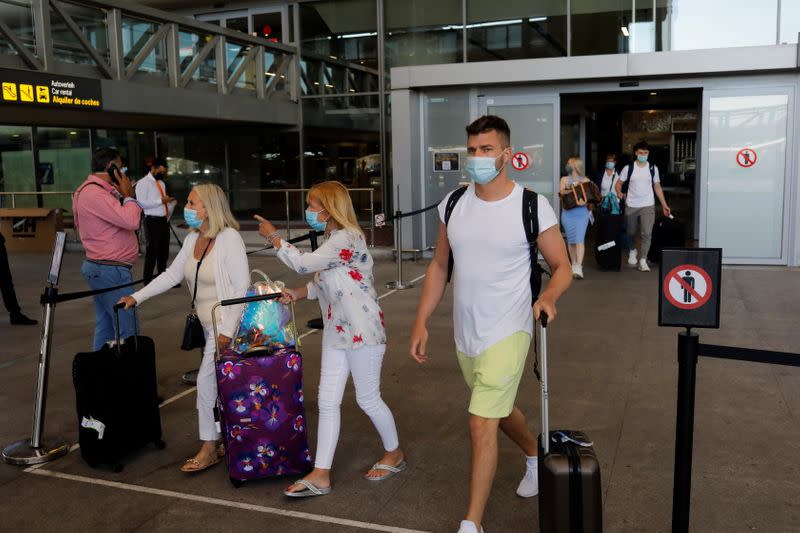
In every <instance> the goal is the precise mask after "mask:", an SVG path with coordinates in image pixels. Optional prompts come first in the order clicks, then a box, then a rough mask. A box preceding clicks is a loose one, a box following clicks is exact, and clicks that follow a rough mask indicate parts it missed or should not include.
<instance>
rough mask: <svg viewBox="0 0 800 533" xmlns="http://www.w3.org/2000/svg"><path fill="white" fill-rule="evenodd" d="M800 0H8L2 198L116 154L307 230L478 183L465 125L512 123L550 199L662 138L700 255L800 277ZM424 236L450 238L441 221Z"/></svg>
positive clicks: (423, 230) (677, 198)
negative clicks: (107, 151)
mask: <svg viewBox="0 0 800 533" xmlns="http://www.w3.org/2000/svg"><path fill="white" fill-rule="evenodd" d="M798 33H800V2H798V1H797V0H764V1H762V2H760V3H759V4H758V5H757V6H754V5H753V4H752V3H748V2H744V1H739V0H736V1H730V0H691V1H689V0H638V1H637V0H499V1H498V2H491V3H486V2H481V1H477V0H439V1H436V2H430V1H422V0H323V1H307V2H291V3H290V2H277V1H269V0H262V1H254V2H236V1H221V2H198V1H196V0H141V1H138V2H135V3H134V2H127V1H122V0H104V1H95V0H75V1H73V0H70V1H63V0H0V82H2V89H3V93H2V99H0V199H2V206H3V207H12V206H14V207H34V206H42V207H58V208H61V209H63V210H65V217H66V219H67V220H69V215H70V213H69V209H70V199H69V193H70V192H71V191H72V190H73V189H74V188H75V187H76V186H77V185H78V184H79V183H81V182H82V181H83V180H84V179H85V177H86V174H87V172H88V169H89V160H90V155H91V152H92V150H93V149H94V148H96V147H100V146H116V147H118V148H119V149H120V150H121V151H122V153H123V156H124V159H125V162H126V164H127V166H128V169H129V174H130V175H131V176H132V177H134V178H137V177H140V176H143V175H144V174H146V172H147V169H146V163H145V161H146V160H147V159H148V158H150V157H163V158H166V160H167V161H168V163H169V174H168V180H167V184H168V187H169V190H170V194H172V195H174V196H176V197H178V198H179V200H182V199H183V198H185V196H186V194H187V192H188V191H189V189H190V188H191V187H192V185H193V184H195V183H197V182H199V181H213V182H215V183H218V184H220V185H221V186H222V187H223V188H224V189H225V190H226V191H227V192H228V193H229V196H230V198H231V202H232V207H233V209H234V212H235V214H236V216H237V217H239V218H241V219H243V220H244V219H248V218H249V217H250V216H251V215H252V214H253V213H262V214H267V215H268V216H271V217H275V218H278V217H285V218H287V219H290V220H297V221H300V220H301V219H302V206H303V197H302V189H304V188H308V187H309V186H311V185H312V184H314V183H316V182H319V181H322V180H327V179H337V180H340V181H342V182H343V183H344V184H345V185H347V186H348V187H350V188H352V189H355V191H354V192H353V195H354V196H353V197H354V199H355V200H356V207H357V209H359V214H360V215H361V216H362V217H363V220H364V222H365V224H371V222H372V220H371V219H372V217H373V215H375V214H377V213H381V212H386V213H388V212H392V211H395V210H398V209H399V210H403V211H410V210H413V209H418V208H422V207H425V206H428V205H431V204H433V203H436V202H438V201H439V200H441V198H442V197H443V196H444V195H445V194H446V192H448V191H449V190H451V189H452V188H454V187H456V186H457V185H458V184H459V183H461V182H463V181H464V180H465V177H464V176H463V173H462V171H463V163H464V158H465V156H466V147H465V133H464V126H465V125H466V124H467V123H469V122H470V121H471V120H473V119H474V118H477V117H478V116H480V115H482V114H486V113H492V114H497V115H500V116H502V117H503V118H505V119H506V120H507V121H508V122H509V124H510V126H511V130H512V145H513V147H512V148H513V152H514V153H515V154H519V158H518V159H519V161H520V163H519V164H518V165H515V166H514V167H513V169H512V170H511V175H512V176H513V178H514V179H516V180H517V181H519V182H520V183H522V184H524V185H526V186H529V187H531V188H533V189H535V190H536V191H538V192H540V193H542V194H545V195H548V197H549V199H550V201H551V203H552V204H553V205H554V206H556V207H557V205H558V202H557V199H558V198H557V184H558V180H559V177H560V174H561V169H562V167H563V164H564V162H565V161H566V159H567V158H569V157H570V156H573V155H578V156H580V157H581V158H582V159H584V161H585V162H586V167H587V171H588V172H589V173H590V174H594V173H596V172H599V171H600V169H601V168H602V166H603V164H604V162H605V158H606V154H607V153H609V152H612V153H616V154H617V155H618V158H619V161H620V163H621V164H625V163H627V162H628V161H629V160H630V159H631V148H632V145H633V144H635V143H636V142H638V141H640V140H646V141H647V142H648V143H649V144H650V145H651V146H652V151H651V160H652V161H653V162H654V163H655V164H656V165H658V167H659V169H660V171H661V175H662V176H663V181H662V184H663V186H664V188H665V191H666V194H667V198H668V200H669V202H670V205H671V207H672V208H673V211H674V214H675V216H676V217H677V218H679V219H680V220H681V221H682V222H684V224H685V225H686V227H687V228H688V229H687V231H688V237H689V239H690V243H692V244H694V245H697V246H701V247H721V248H723V250H724V261H725V262H726V263H728V264H758V265H789V266H798V265H800V181H799V179H800V178H798V176H800V157H798V155H797V153H798V150H797V147H798V142H800V133H798V132H797V129H798V126H800V111H799V110H798V106H797V105H796V99H797V94H798V91H799V90H800V55H799V54H798ZM404 224H407V225H408V226H407V227H404V232H403V233H404V235H405V236H406V238H405V239H404V243H403V245H404V246H405V247H412V248H415V249H421V250H424V249H427V248H429V247H431V246H433V245H434V244H435V243H434V239H435V234H436V226H437V224H438V222H437V219H436V214H435V211H432V212H430V213H428V214H427V215H426V216H425V217H422V218H414V219H413V220H412V219H407V220H406V222H404Z"/></svg>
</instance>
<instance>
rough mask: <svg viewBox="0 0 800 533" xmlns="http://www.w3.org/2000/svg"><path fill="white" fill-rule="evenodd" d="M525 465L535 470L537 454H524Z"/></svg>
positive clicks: (536, 467)
mask: <svg viewBox="0 0 800 533" xmlns="http://www.w3.org/2000/svg"><path fill="white" fill-rule="evenodd" d="M525 457H526V460H525V466H527V467H528V468H529V469H532V470H536V469H538V468H539V458H538V457H537V456H535V455H534V456H530V455H526V456H525Z"/></svg>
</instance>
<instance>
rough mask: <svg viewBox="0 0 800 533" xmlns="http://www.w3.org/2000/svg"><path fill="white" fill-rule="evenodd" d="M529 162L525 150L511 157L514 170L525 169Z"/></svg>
mask: <svg viewBox="0 0 800 533" xmlns="http://www.w3.org/2000/svg"><path fill="white" fill-rule="evenodd" d="M529 163H530V158H529V157H528V154H526V153H525V152H517V153H516V154H514V155H513V156H512V157H511V166H512V167H514V169H515V170H525V169H526V168H528V164H529Z"/></svg>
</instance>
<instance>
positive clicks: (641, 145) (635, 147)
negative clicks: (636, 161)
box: [633, 141, 650, 154]
mask: <svg viewBox="0 0 800 533" xmlns="http://www.w3.org/2000/svg"><path fill="white" fill-rule="evenodd" d="M636 150H647V151H648V152H649V151H650V145H649V144H647V141H639V142H638V143H636V144H634V145H633V153H634V154H635V153H636Z"/></svg>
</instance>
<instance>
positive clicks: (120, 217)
mask: <svg viewBox="0 0 800 533" xmlns="http://www.w3.org/2000/svg"><path fill="white" fill-rule="evenodd" d="M89 183H96V184H97V185H99V187H98V186H96V185H87V184H89ZM72 212H73V213H74V217H75V225H76V226H77V228H78V231H79V232H80V235H81V241H82V242H83V248H84V250H86V258H87V259H93V260H105V261H120V262H122V263H128V264H130V265H132V264H134V263H135V262H136V259H137V258H138V257H139V241H138V240H137V238H136V233H135V231H136V230H137V229H138V228H139V222H140V220H141V217H142V208H141V207H139V204H137V203H136V200H134V199H133V198H126V199H125V202H124V204H123V205H120V203H119V193H117V190H116V189H115V188H114V187H113V186H112V185H111V184H110V183H106V182H105V181H103V180H101V179H100V178H98V177H97V176H94V175H90V176H89V177H88V178H87V179H86V181H84V182H83V183H82V184H81V186H80V187H78V189H77V191H75V194H73V195H72Z"/></svg>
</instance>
